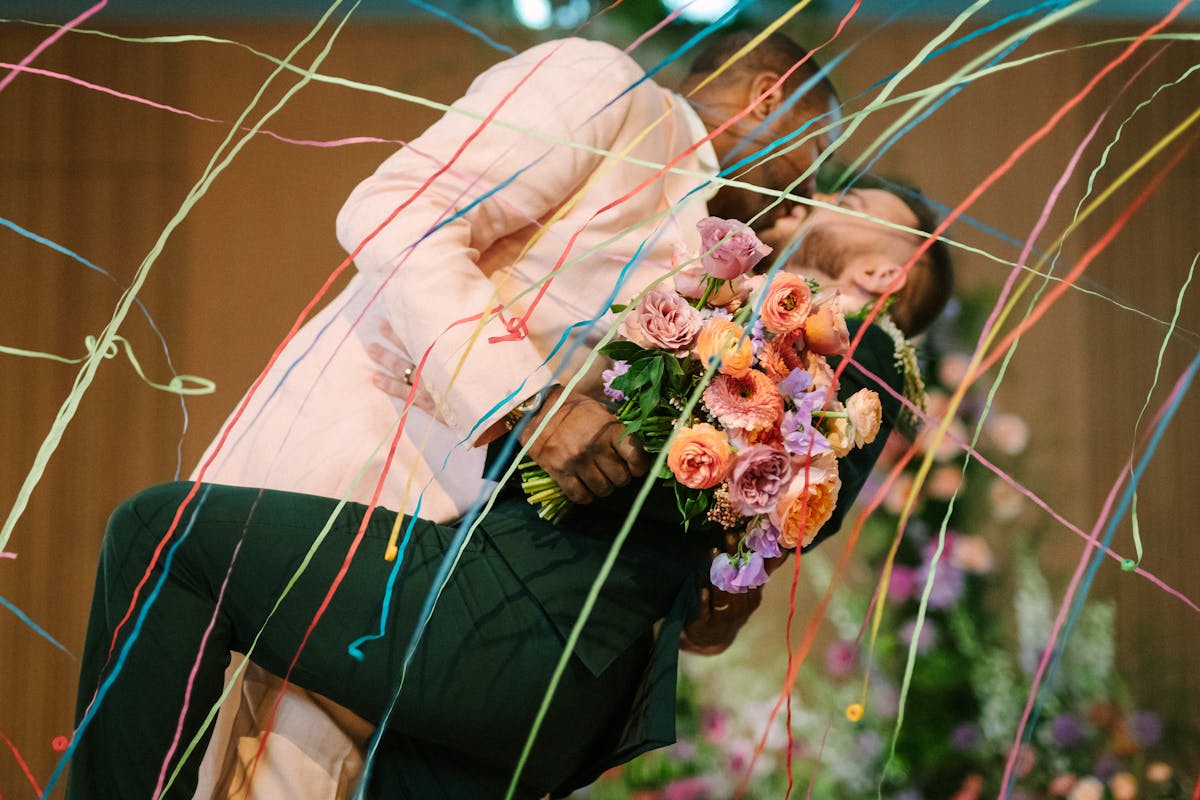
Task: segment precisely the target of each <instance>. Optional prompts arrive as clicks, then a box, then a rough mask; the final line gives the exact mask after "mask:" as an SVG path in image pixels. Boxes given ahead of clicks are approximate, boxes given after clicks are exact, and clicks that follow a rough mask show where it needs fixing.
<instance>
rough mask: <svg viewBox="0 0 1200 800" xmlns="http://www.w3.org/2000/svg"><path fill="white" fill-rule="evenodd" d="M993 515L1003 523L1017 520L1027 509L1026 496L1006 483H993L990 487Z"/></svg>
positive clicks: (989, 494) (989, 497)
mask: <svg viewBox="0 0 1200 800" xmlns="http://www.w3.org/2000/svg"><path fill="white" fill-rule="evenodd" d="M988 499H989V500H991V502H992V514H993V515H995V517H996V519H998V520H1000V521H1001V522H1007V521H1008V520H1011V519H1015V518H1016V517H1017V515H1018V514H1020V513H1021V509H1023V508H1024V507H1025V496H1024V495H1022V494H1021V493H1020V492H1018V491H1017V490H1016V489H1014V488H1013V487H1011V486H1009V485H1008V484H1007V483H1005V482H1004V481H992V483H991V485H989V486H988Z"/></svg>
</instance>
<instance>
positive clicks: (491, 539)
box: [68, 326, 904, 800]
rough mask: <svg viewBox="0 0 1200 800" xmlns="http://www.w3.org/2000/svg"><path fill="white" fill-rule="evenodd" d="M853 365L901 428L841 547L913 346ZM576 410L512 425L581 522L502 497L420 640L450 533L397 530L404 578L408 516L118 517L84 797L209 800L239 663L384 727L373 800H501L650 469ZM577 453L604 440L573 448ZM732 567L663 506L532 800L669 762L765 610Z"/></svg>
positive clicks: (638, 544)
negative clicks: (681, 720) (202, 779)
mask: <svg viewBox="0 0 1200 800" xmlns="http://www.w3.org/2000/svg"><path fill="white" fill-rule="evenodd" d="M855 327H857V326H855ZM854 360H855V361H856V362H857V363H858V364H861V365H862V366H863V367H864V368H865V370H866V371H867V372H869V373H871V374H873V375H875V376H877V377H878V378H879V380H880V381H882V383H883V384H885V385H886V386H887V387H891V390H890V391H889V389H888V388H884V387H881V386H879V385H878V383H876V381H875V380H873V379H870V378H868V377H867V375H866V374H865V373H864V372H862V371H860V370H858V369H857V368H856V367H855V366H854V365H853V364H851V365H849V366H848V367H847V369H846V370H845V372H844V374H843V378H842V384H841V387H840V390H839V394H840V395H841V396H842V397H846V396H849V394H851V393H853V392H854V391H855V390H857V389H858V388H859V387H860V386H872V387H876V388H878V389H879V393H880V396H881V399H882V401H883V406H884V417H885V422H884V426H883V428H882V429H881V432H880V435H879V436H878V437H877V439H876V440H875V443H874V444H872V445H870V446H868V447H866V448H863V449H860V450H857V451H854V453H853V454H852V455H851V456H850V457H848V458H847V459H843V461H842V462H841V474H842V481H843V488H842V492H841V504H840V506H839V508H838V510H837V511H836V512H835V514H834V516H833V518H832V519H830V521H829V522H828V523H827V525H826V526H825V527H824V528H823V529H822V531H821V532H820V534H819V535H818V541H819V540H820V539H821V538H824V537H825V536H827V535H829V534H830V533H832V532H834V531H836V530H837V528H838V527H839V526H840V524H841V519H842V516H843V514H844V510H845V508H847V507H848V506H849V505H850V503H851V502H852V501H853V498H854V496H855V495H856V494H857V492H858V490H859V489H860V488H861V485H862V481H863V480H864V479H865V477H866V475H867V473H868V472H869V470H870V468H871V465H872V464H873V463H874V461H875V458H876V456H877V455H878V451H879V450H880V449H881V448H882V446H883V442H884V441H885V439H886V436H887V433H888V431H889V430H890V429H891V426H892V425H893V424H894V421H895V420H896V418H897V414H898V411H899V406H900V403H899V401H898V400H897V399H896V398H895V396H893V393H894V392H898V391H901V390H902V389H903V386H904V381H903V380H902V376H901V375H900V373H899V371H898V369H897V363H896V359H895V343H894V342H893V340H892V338H891V337H889V336H888V335H886V334H884V333H883V332H882V331H881V330H880V329H878V328H877V327H874V326H872V327H870V328H869V329H868V330H867V331H866V332H865V333H864V338H863V340H862V342H861V345H860V347H859V348H858V350H857V351H856V353H855V354H854ZM560 391H561V389H560V388H559V387H557V386H551V387H549V390H548V391H546V392H543V393H539V394H538V395H537V396H536V397H535V398H534V400H535V402H533V403H531V404H528V405H526V404H522V405H523V406H524V407H520V408H518V409H516V410H517V411H518V412H520V413H521V414H523V415H524V420H525V422H526V423H527V424H526V425H525V426H524V427H519V428H518V429H517V431H516V435H518V436H520V437H521V438H522V439H526V438H527V437H528V436H529V435H530V433H531V432H532V431H533V430H534V429H535V428H537V427H538V425H539V424H540V423H541V422H542V421H543V419H542V418H543V417H546V416H549V417H550V420H549V424H548V425H547V430H548V433H549V434H551V435H549V436H547V437H545V438H544V439H543V440H542V441H541V442H533V443H532V444H533V446H532V448H531V451H530V452H531V454H532V456H533V457H534V458H535V460H538V462H539V463H540V464H542V465H543V466H547V467H548V468H550V467H553V468H554V469H553V473H554V474H555V477H556V478H559V479H560V483H562V484H563V485H564V489H566V490H567V492H568V494H569V495H570V496H572V498H573V499H575V500H577V501H579V502H581V503H586V505H585V506H583V507H581V508H579V509H576V511H575V513H573V514H572V515H571V516H570V517H569V518H568V520H567V521H566V522H565V523H564V524H562V525H560V526H554V525H551V524H549V523H547V522H545V521H543V520H540V519H539V518H538V517H537V515H536V514H535V513H534V510H533V508H532V507H531V506H530V505H529V504H528V503H526V502H525V500H524V498H523V497H521V496H519V490H515V489H512V488H509V487H502V488H501V490H500V498H499V501H498V502H497V503H496V504H495V506H494V507H493V508H492V509H491V510H490V511H489V512H488V513H487V515H486V516H485V517H484V518H483V519H482V520H481V521H480V524H479V526H478V528H477V529H476V530H474V532H473V534H472V535H470V536H469V537H467V538H466V539H465V543H464V548H463V549H462V551H461V555H458V556H457V560H456V562H455V563H454V569H453V572H452V573H451V575H450V578H449V581H448V582H447V583H446V585H445V588H444V590H443V591H442V592H441V594H440V596H439V598H438V602H437V605H436V609H435V610H434V612H433V615H432V617H431V618H430V619H429V621H428V626H427V627H426V628H424V630H423V631H422V632H421V635H420V637H419V639H416V638H415V637H416V634H417V631H418V626H419V625H420V624H421V621H422V609H423V607H424V604H425V601H426V598H427V597H428V596H429V593H430V590H431V588H432V587H433V586H434V584H435V581H436V580H437V576H438V572H439V570H440V569H441V568H442V565H443V564H444V563H445V561H446V557H447V554H448V553H451V552H452V546H455V547H454V549H453V552H455V553H457V552H458V551H457V547H456V545H457V544H458V542H457V541H456V536H457V535H458V526H457V525H456V524H454V523H447V524H436V523H432V522H428V521H425V520H420V519H417V520H408V519H407V518H406V519H404V520H402V521H401V527H402V528H404V527H407V525H408V524H409V523H410V522H411V524H412V528H411V535H410V537H409V543H408V546H407V547H406V548H405V550H404V555H403V558H402V560H401V561H400V562H399V565H398V570H399V571H398V573H397V574H396V575H394V576H393V575H392V569H393V564H392V563H391V562H388V561H386V560H385V559H384V557H383V556H384V552H385V548H386V540H387V538H388V535H389V533H390V532H391V530H392V528H393V525H394V523H395V522H396V516H397V515H396V513H395V512H392V511H387V510H384V509H376V510H375V512H374V513H373V514H372V515H371V518H370V519H369V520H367V521H366V524H365V528H363V518H364V515H365V512H366V509H365V507H363V506H361V505H358V504H353V503H345V504H343V503H339V501H337V500H334V499H331V498H324V497H317V496H312V495H305V494H297V493H290V492H280V491H267V490H258V489H252V488H237V487H230V486H216V485H203V486H200V487H199V490H198V491H196V492H195V493H194V496H191V497H190V499H189V496H190V495H192V494H193V489H194V488H195V487H194V486H193V485H192V484H187V483H175V484H166V485H164V486H159V487H155V488H153V489H150V490H147V491H145V492H143V493H141V494H139V495H137V496H135V497H134V498H132V499H130V500H129V501H127V502H126V503H125V504H123V505H122V506H121V507H119V508H118V509H117V510H116V512H114V514H113V517H112V519H111V520H110V524H109V529H108V532H107V535H106V538H105V541H104V545H103V549H102V553H101V563H100V568H99V575H98V579H97V585H96V594H95V599H94V602H93V609H92V618H91V620H90V624H89V630H88V637H87V642H86V646H85V652H84V656H83V665H82V674H81V682H80V695H79V696H80V704H79V715H80V727H79V731H78V732H77V734H76V737H75V740H74V741H73V743H72V748H73V749H74V760H73V764H72V773H71V781H70V785H69V790H68V795H69V797H71V798H73V800H74V799H75V798H88V797H101V798H138V797H142V796H151V795H152V794H153V793H154V791H155V789H156V787H157V789H158V790H159V791H162V790H163V789H164V787H165V786H166V784H167V783H171V789H170V790H169V791H167V796H179V797H188V796H190V794H191V787H192V786H194V779H195V778H194V776H195V762H194V759H193V760H191V761H186V760H185V759H184V753H185V750H186V749H187V748H188V747H189V744H190V743H191V741H192V738H193V736H194V735H195V733H196V731H198V730H199V729H200V728H201V726H202V724H203V722H204V719H203V718H204V717H205V716H206V715H207V714H208V711H209V709H210V708H211V707H212V706H213V703H214V701H215V700H216V698H217V696H218V695H219V694H220V691H221V686H222V681H221V676H222V674H223V671H224V669H225V666H226V665H227V664H228V661H229V652H230V651H231V650H237V651H240V652H247V653H248V654H249V656H250V658H251V659H252V660H253V661H254V662H255V663H257V664H259V665H261V666H263V667H265V668H266V669H268V670H269V671H271V672H273V673H276V674H279V675H284V674H288V675H289V676H290V679H291V680H292V681H294V682H295V683H297V684H298V685H300V686H303V687H305V688H306V689H309V690H311V691H314V692H318V693H320V694H323V695H325V696H327V697H329V698H331V699H333V700H335V701H336V702H338V703H341V704H342V705H344V706H346V707H348V708H350V709H351V710H353V711H355V712H357V713H358V714H360V715H361V716H363V717H365V718H367V719H371V720H379V719H382V718H384V716H385V714H387V736H386V737H385V738H384V739H383V742H382V744H381V751H380V757H381V758H386V759H387V760H388V762H389V764H390V765H391V768H390V769H389V770H387V771H386V774H385V775H384V776H382V778H381V780H380V782H378V783H377V784H376V785H375V786H373V787H372V791H373V792H375V793H377V794H378V796H381V797H384V796H386V797H411V798H422V799H424V798H477V797H478V798H491V797H502V796H503V795H504V792H505V788H506V787H507V785H508V782H509V780H510V777H511V775H512V773H513V770H514V768H515V766H516V763H517V761H518V757H519V755H520V753H521V750H522V747H523V745H524V741H525V737H526V736H527V734H528V732H529V731H530V729H531V726H532V724H533V721H534V716H535V714H536V713H537V708H538V705H539V703H540V701H541V699H542V697H543V695H544V693H545V690H546V687H547V685H548V684H549V682H550V677H551V674H552V673H553V671H554V670H555V668H556V666H557V665H558V663H559V660H560V657H561V656H562V653H563V648H564V644H565V642H566V639H567V636H568V635H569V633H570V631H571V629H572V628H573V627H574V625H575V623H576V620H577V619H578V618H579V616H580V612H581V608H582V607H583V605H584V602H585V598H586V597H587V595H588V592H589V590H590V587H591V585H592V582H593V580H594V579H595V576H596V575H597V574H598V573H599V571H600V569H601V567H602V565H603V564H605V562H606V560H607V559H608V558H609V555H610V550H611V549H612V540H613V536H614V534H615V532H616V531H617V530H619V528H620V527H621V525H622V523H623V521H624V519H625V517H626V515H627V511H628V509H629V508H630V504H631V502H632V498H633V495H634V493H635V491H636V488H637V487H636V484H637V483H639V481H637V480H635V479H636V478H638V477H640V476H641V475H643V474H644V473H645V470H646V466H647V459H646V457H645V454H644V453H641V452H640V449H639V448H638V447H637V445H636V442H633V441H632V440H630V439H628V438H624V437H622V436H621V435H620V430H619V425H618V426H617V428H616V429H614V427H613V422H612V420H611V417H610V416H606V415H607V412H603V411H602V407H598V404H596V403H595V401H594V400H590V399H588V398H575V397H570V398H566V399H565V402H564V403H562V404H561V405H557V404H556V402H555V401H556V400H557V399H558V393H559V392H560ZM570 430H576V431H580V432H582V431H591V432H592V433H591V434H589V435H583V436H581V435H572V436H564V434H566V433H567V432H569V431H570ZM510 435H511V434H510ZM563 439H574V440H575V441H576V445H575V446H574V447H573V448H571V449H569V450H566V451H564V450H562V449H561V446H560V445H559V444H556V443H555V442H556V440H557V441H559V442H561V441H562V440H563ZM522 443H524V441H523V442H522ZM656 491H657V490H656ZM185 499H187V502H185ZM326 521H327V524H325V523H326ZM360 528H363V530H364V533H363V537H362V539H361V542H360V541H358V537H357V534H358V531H359V530H360ZM169 530H170V531H172V533H171V536H170V538H169V539H168V538H164V537H165V536H166V534H167V532H168V531H169ZM721 543H722V537H721V536H720V535H719V534H717V533H715V532H714V531H711V530H708V529H705V528H701V529H700V530H699V531H697V530H695V529H693V530H692V531H691V532H690V533H686V534H685V533H684V532H683V531H682V530H680V527H679V525H678V522H677V517H676V512H675V510H674V502H673V500H672V499H669V498H668V499H663V498H662V496H661V494H658V495H652V496H651V502H650V503H648V504H647V507H646V508H645V509H644V510H643V512H642V513H641V514H640V515H639V517H638V519H637V520H636V522H635V524H634V526H633V528H632V530H631V533H630V535H629V538H628V540H627V541H626V542H625V544H624V546H623V547H622V548H621V549H620V551H619V552H618V553H616V555H615V560H614V561H613V563H612V565H611V572H610V574H609V577H608V578H607V580H606V581H605V583H604V585H603V587H602V591H601V592H600V594H599V597H598V599H597V602H596V604H595V606H594V608H593V609H592V611H591V614H590V616H589V618H588V620H587V624H586V626H585V627H584V628H583V633H582V638H581V639H580V640H579V642H578V643H577V645H576V646H575V648H574V650H573V652H572V654H571V657H570V659H569V660H568V662H567V664H566V672H565V673H564V674H563V676H562V680H561V682H560V684H559V686H558V689H557V691H556V693H555V695H554V698H553V702H552V704H551V705H550V708H549V713H548V715H547V717H546V718H545V720H544V721H543V724H542V725H541V728H540V731H539V733H538V736H537V739H536V742H535V746H534V747H533V749H532V752H531V755H530V757H529V760H528V762H527V763H526V765H525V767H524V770H523V772H522V773H521V778H520V784H519V786H518V789H517V792H516V795H517V796H518V797H531V798H532V797H540V796H542V795H545V794H546V793H555V794H560V793H563V792H566V791H569V790H570V789H572V788H574V787H577V786H581V785H584V784H586V783H588V782H590V781H591V780H593V779H594V778H595V777H596V776H597V775H598V774H599V773H600V772H601V771H602V770H603V769H605V768H607V767H608V766H611V765H613V764H615V763H619V762H620V761H623V760H625V759H628V758H631V757H633V756H634V755H636V754H638V753H639V752H643V751H645V750H647V749H650V748H653V747H657V746H662V745H665V744H668V743H669V742H670V741H672V740H673V737H674V685H675V673H676V659H677V654H678V647H679V643H680V641H681V640H682V641H684V642H686V643H688V646H689V647H692V648H694V649H698V650H702V651H706V652H712V651H717V650H720V649H723V648H724V647H726V646H728V644H729V643H730V642H731V641H732V638H733V636H734V635H735V634H736V631H737V629H738V628H739V627H740V625H741V623H742V622H744V620H745V618H746V616H747V615H748V614H749V612H750V611H752V610H753V608H754V606H755V604H756V601H755V597H754V595H749V596H732V597H730V596H723V595H721V596H718V595H717V594H716V593H715V592H712V591H711V587H709V586H708V583H707V575H706V573H707V569H708V564H709V560H710V558H711V552H712V548H714V547H717V546H720V545H721ZM351 553H352V555H353V557H352V558H351V557H350V554H351ZM301 567H303V569H302V570H301V569H300V568H301ZM293 576H297V577H293ZM143 578H145V580H144V581H143ZM335 584H336V585H337V587H338V588H337V590H336V592H333V593H332V595H331V596H328V597H327V593H328V590H329V588H330V587H331V586H333V585H335ZM389 587H391V588H392V589H394V595H393V596H391V597H390V602H389V603H388V604H387V607H386V619H385V620H383V621H382V624H381V621H380V620H379V618H378V617H379V611H380V598H381V597H384V596H388V594H389ZM710 595H711V596H710ZM702 598H707V599H705V600H703V601H702ZM326 599H327V600H328V603H327V605H326V603H325V601H326ZM129 609H132V614H131V615H129V616H128V619H126V616H127V610H129ZM318 613H320V614H321V620H320V623H319V624H316V625H315V627H313V626H311V623H312V622H313V620H314V617H315V616H316V615H317V614H318ZM310 627H311V630H310ZM260 631H261V633H260ZM379 631H382V634H381V635H378V636H374V635H373V634H376V633H377V632H379ZM364 637H370V640H369V641H366V642H365V643H362V641H361V640H362V639H363V638H364ZM414 641H417V642H418V643H417V644H416V647H415V650H414V651H413V652H412V655H411V664H410V665H409V666H408V669H407V672H406V673H404V672H402V667H403V665H404V663H405V661H406V658H407V655H408V650H409V647H410V643H413V642H414ZM352 650H354V651H356V652H358V653H360V654H361V656H362V657H361V658H353V657H350V656H349V655H348V653H349V652H350V651H352ZM197 654H199V655H197ZM401 677H403V683H402V684H401ZM397 687H399V693H398V694H397V693H396V692H397ZM181 699H182V702H184V703H186V712H185V713H184V714H183V715H182V718H181V714H180V709H181ZM389 712H390V713H389ZM201 741H203V740H201ZM180 763H182V764H183V766H182V767H180V769H179V777H178V779H177V780H175V779H174V772H175V770H176V767H177V764H180ZM172 781H174V782H173V783H172Z"/></svg>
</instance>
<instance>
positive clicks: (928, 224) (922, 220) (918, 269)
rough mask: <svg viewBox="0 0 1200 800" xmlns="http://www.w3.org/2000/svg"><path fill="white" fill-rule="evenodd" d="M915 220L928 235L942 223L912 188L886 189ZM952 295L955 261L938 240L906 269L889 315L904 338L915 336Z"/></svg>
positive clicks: (919, 229) (918, 228)
mask: <svg viewBox="0 0 1200 800" xmlns="http://www.w3.org/2000/svg"><path fill="white" fill-rule="evenodd" d="M888 191H890V192H892V193H893V194H895V195H896V196H897V197H899V198H900V199H901V200H903V201H904V204H905V205H907V206H908V208H909V210H910V211H912V212H913V214H914V215H915V216H916V218H917V230H918V231H920V232H922V233H924V234H928V235H932V233H933V232H934V231H935V230H937V228H938V225H940V224H941V220H940V219H939V218H938V215H937V213H936V212H935V211H934V210H933V207H932V206H930V205H929V203H927V202H926V201H925V197H924V196H923V195H922V194H921V193H920V192H918V191H916V190H915V189H914V190H912V191H903V190H900V189H899V188H898V187H892V188H889V189H888ZM953 294H954V262H953V259H951V257H950V248H949V247H948V246H947V245H946V243H945V242H944V241H942V239H941V238H937V239H933V238H931V239H930V241H929V248H928V249H927V250H926V251H925V253H924V255H923V256H922V257H921V259H920V260H919V261H918V262H917V263H916V264H914V265H913V266H912V269H910V270H909V273H908V279H907V280H905V282H904V285H903V286H902V287H900V290H899V291H898V292H896V295H895V300H893V301H892V305H891V307H890V308H889V309H888V313H889V314H891V317H892V320H893V321H894V322H895V323H896V327H897V328H899V329H900V330H902V331H904V335H905V336H916V335H917V334H918V333H921V332H922V331H924V330H925V329H926V328H928V327H929V326H930V325H932V324H933V323H934V320H936V319H937V318H938V316H939V315H940V314H941V313H942V311H943V310H944V309H945V308H946V304H947V303H949V302H950V297H951V295H953Z"/></svg>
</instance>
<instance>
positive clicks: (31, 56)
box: [0, 0, 108, 92]
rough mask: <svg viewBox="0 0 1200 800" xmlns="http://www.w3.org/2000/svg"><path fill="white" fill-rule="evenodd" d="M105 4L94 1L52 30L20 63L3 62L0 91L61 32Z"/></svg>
mask: <svg viewBox="0 0 1200 800" xmlns="http://www.w3.org/2000/svg"><path fill="white" fill-rule="evenodd" d="M106 5H108V0H100V2H99V3H96V5H94V6H92V7H91V8H89V9H88V10H87V11H85V12H83V13H82V14H80V15H79V16H78V17H76V18H75V19H73V20H71V21H70V22H68V23H67V24H66V25H63V26H62V27H61V28H59V29H57V30H56V31H54V33H52V34H50V35H49V36H47V37H46V38H45V40H44V41H43V42H42V43H41V44H39V45H38V46H37V47H35V48H33V49H32V50H30V51H29V55H27V56H25V57H24V58H22V59H21V63H20V64H17V65H15V66H13V65H9V64H5V65H4V66H6V67H8V68H9V73H8V74H7V75H5V76H4V77H3V78H0V92H3V91H4V89H5V87H7V86H8V85H9V84H10V83H12V82H13V80H15V79H16V77H17V73H18V72H21V71H23V70H24V68H25V65H27V64H29V63H30V62H32V61H33V60H34V59H35V58H37V57H38V56H40V55H41V54H42V53H43V52H44V51H45V50H46V48H47V47H49V46H50V45H52V44H54V43H55V42H57V41H58V40H59V39H61V38H62V36H63V34H65V33H66V32H67V31H69V30H71V28H74V27H75V26H77V25H80V24H82V23H83V21H84V20H86V19H87V18H88V17H90V16H92V15H93V14H95V13H96V12H98V11H100V9H102V8H104V7H105V6H106Z"/></svg>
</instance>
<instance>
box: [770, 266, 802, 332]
mask: <svg viewBox="0 0 1200 800" xmlns="http://www.w3.org/2000/svg"><path fill="white" fill-rule="evenodd" d="M811 309H812V290H811V289H810V288H808V281H806V280H804V278H801V277H800V276H799V275H793V274H792V273H790V272H781V273H779V274H778V275H776V276H775V279H774V280H772V281H771V285H770V287H769V288H768V289H767V294H766V296H765V297H764V298H763V305H762V312H761V318H762V321H763V327H765V328H766V329H767V330H769V331H770V332H771V333H774V334H776V335H781V334H785V333H791V332H792V331H794V330H797V329H799V328H801V327H802V326H803V325H804V320H806V319H808V313H809V311H810V310H811Z"/></svg>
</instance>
